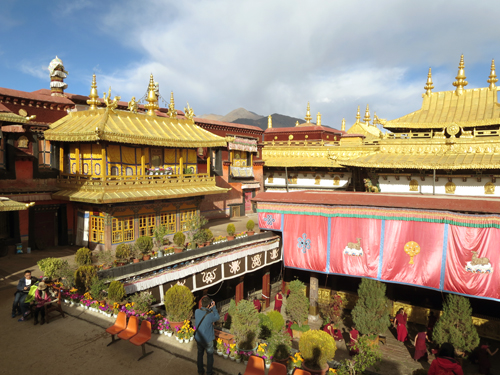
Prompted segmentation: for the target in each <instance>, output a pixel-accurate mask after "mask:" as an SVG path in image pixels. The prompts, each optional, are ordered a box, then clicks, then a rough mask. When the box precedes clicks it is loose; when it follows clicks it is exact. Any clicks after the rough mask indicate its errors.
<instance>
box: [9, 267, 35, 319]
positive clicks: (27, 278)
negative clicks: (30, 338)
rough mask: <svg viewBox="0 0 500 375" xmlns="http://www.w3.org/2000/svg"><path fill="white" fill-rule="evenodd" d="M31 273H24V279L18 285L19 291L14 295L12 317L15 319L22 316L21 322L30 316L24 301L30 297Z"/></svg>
mask: <svg viewBox="0 0 500 375" xmlns="http://www.w3.org/2000/svg"><path fill="white" fill-rule="evenodd" d="M31 283H32V280H31V271H30V270H26V271H24V277H23V278H22V279H21V280H19V282H18V283H17V290H16V293H15V294H14V303H13V304H12V317H13V318H15V317H16V316H17V315H22V316H21V319H19V321H20V322H22V321H24V317H25V316H26V315H28V313H29V312H28V311H26V308H25V306H24V300H25V299H26V297H27V296H28V293H29V291H30V287H31Z"/></svg>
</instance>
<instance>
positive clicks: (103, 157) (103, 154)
mask: <svg viewBox="0 0 500 375" xmlns="http://www.w3.org/2000/svg"><path fill="white" fill-rule="evenodd" d="M101 164H102V165H101V176H102V177H101V179H102V180H103V181H104V180H106V177H107V176H108V161H107V158H106V147H105V146H104V144H102V143H101Z"/></svg>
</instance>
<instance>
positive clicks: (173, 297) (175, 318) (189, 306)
mask: <svg viewBox="0 0 500 375" xmlns="http://www.w3.org/2000/svg"><path fill="white" fill-rule="evenodd" d="M194 305H195V303H194V296H193V293H191V291H190V290H189V288H188V287H187V286H185V285H174V286H173V287H171V288H170V289H169V290H167V292H166V293H165V311H166V313H167V317H168V320H169V321H170V326H171V327H172V328H174V329H175V327H176V326H179V327H181V326H182V324H183V322H184V320H187V319H190V318H191V315H192V314H193V307H194Z"/></svg>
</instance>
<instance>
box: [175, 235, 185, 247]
mask: <svg viewBox="0 0 500 375" xmlns="http://www.w3.org/2000/svg"><path fill="white" fill-rule="evenodd" d="M185 242H186V236H185V235H184V233H182V232H177V233H176V234H175V235H174V243H175V245H176V246H177V247H184V243H185Z"/></svg>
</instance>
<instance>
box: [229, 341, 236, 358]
mask: <svg viewBox="0 0 500 375" xmlns="http://www.w3.org/2000/svg"><path fill="white" fill-rule="evenodd" d="M236 353H237V350H236V344H229V358H230V359H231V360H232V361H234V360H235V359H236Z"/></svg>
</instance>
